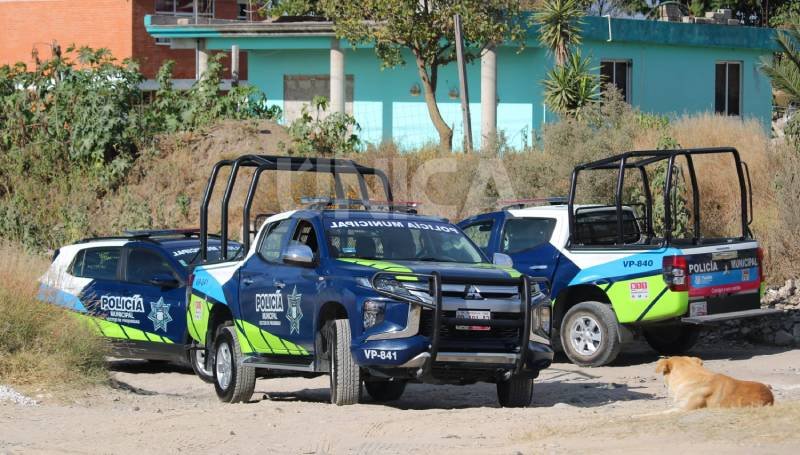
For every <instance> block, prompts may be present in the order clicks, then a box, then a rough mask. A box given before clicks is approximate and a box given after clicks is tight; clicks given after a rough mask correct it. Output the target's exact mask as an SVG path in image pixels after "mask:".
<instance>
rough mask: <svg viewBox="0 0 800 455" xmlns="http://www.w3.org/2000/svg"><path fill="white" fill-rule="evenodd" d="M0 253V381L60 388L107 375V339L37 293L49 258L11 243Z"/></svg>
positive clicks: (90, 381)
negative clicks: (40, 277) (105, 341)
mask: <svg viewBox="0 0 800 455" xmlns="http://www.w3.org/2000/svg"><path fill="white" fill-rule="evenodd" d="M0 256H1V257H2V258H3V261H2V262H0V283H2V285H1V286H0V383H6V384H13V385H22V386H28V387H32V386H43V387H48V388H50V389H59V388H66V387H74V386H77V385H86V384H91V383H96V382H97V381H100V380H102V379H103V378H104V377H105V373H104V366H103V358H104V355H105V343H104V341H103V340H101V339H100V338H99V337H98V336H97V335H96V334H95V333H94V332H93V331H91V330H90V329H89V327H87V326H85V325H84V324H83V323H81V322H79V321H78V320H77V319H76V318H75V317H74V316H72V315H71V314H69V313H67V312H66V311H64V310H61V309H59V308H57V307H55V306H52V305H50V304H46V303H43V302H40V301H38V300H37V299H36V294H37V292H38V289H37V286H36V279H37V278H38V276H39V275H40V274H41V273H43V272H44V271H45V270H46V268H47V265H48V262H47V260H46V259H45V258H43V257H40V256H33V255H30V254H26V253H24V252H23V251H21V249H20V248H19V247H17V246H15V245H12V244H8V243H3V244H0Z"/></svg>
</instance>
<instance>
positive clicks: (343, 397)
mask: <svg viewBox="0 0 800 455" xmlns="http://www.w3.org/2000/svg"><path fill="white" fill-rule="evenodd" d="M326 331H327V334H328V335H327V339H328V353H329V354H330V359H331V360H330V361H331V371H330V379H331V403H333V404H335V405H337V406H344V405H348V404H357V403H358V402H359V401H361V368H360V367H359V366H358V364H356V362H355V360H353V354H352V353H351V352H350V340H351V334H350V321H349V320H347V319H336V320H335V321H330V322H328V324H327V330H326Z"/></svg>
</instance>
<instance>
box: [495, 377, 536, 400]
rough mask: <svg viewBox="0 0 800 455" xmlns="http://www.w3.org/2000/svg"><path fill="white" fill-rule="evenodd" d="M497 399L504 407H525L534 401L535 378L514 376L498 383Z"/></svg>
mask: <svg viewBox="0 0 800 455" xmlns="http://www.w3.org/2000/svg"><path fill="white" fill-rule="evenodd" d="M497 401H498V402H499V403H500V406H502V407H504V408H525V407H527V406H529V405H530V404H531V401H533V379H529V378H523V377H520V376H512V377H511V379H509V380H507V381H501V382H498V383H497Z"/></svg>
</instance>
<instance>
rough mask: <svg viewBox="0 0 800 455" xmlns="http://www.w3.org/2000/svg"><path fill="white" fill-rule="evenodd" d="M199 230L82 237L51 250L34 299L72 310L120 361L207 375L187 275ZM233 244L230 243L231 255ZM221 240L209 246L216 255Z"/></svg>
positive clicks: (234, 249)
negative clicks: (195, 343)
mask: <svg viewBox="0 0 800 455" xmlns="http://www.w3.org/2000/svg"><path fill="white" fill-rule="evenodd" d="M198 234H199V231H198V230H197V229H194V230H192V229H181V230H159V231H129V232H126V233H124V234H123V235H120V236H116V237H96V238H90V239H85V240H82V241H80V242H77V243H74V244H72V245H66V246H63V247H61V248H59V249H58V250H56V252H55V254H54V257H53V262H52V263H51V264H50V267H49V268H48V270H47V272H46V273H45V274H44V275H43V276H42V277H41V278H40V280H39V281H40V291H39V298H40V299H41V300H43V301H47V302H50V303H54V304H57V305H60V306H63V307H66V308H68V309H70V310H72V311H75V312H76V313H77V315H78V316H79V317H81V318H83V319H85V320H86V321H87V322H88V323H89V324H90V325H91V326H92V327H94V328H96V329H97V331H98V333H99V334H100V335H101V336H103V337H105V338H107V339H109V341H110V346H111V350H112V354H114V355H115V356H118V357H124V358H138V359H146V360H153V361H173V362H179V363H186V362H188V363H190V364H191V365H192V367H193V368H194V370H195V372H196V373H197V375H198V376H199V377H200V378H201V379H203V380H205V381H210V380H211V372H210V371H208V370H206V369H205V367H204V365H205V359H203V357H202V356H203V355H205V351H204V350H201V349H191V348H192V340H191V338H189V333H188V331H187V328H186V317H185V316H184V315H185V314H186V279H187V277H188V275H189V270H190V268H191V267H193V266H194V264H195V262H196V261H197V260H198V259H199V257H200V255H199V252H200V239H199V236H198ZM239 247H240V246H239V244H238V243H236V242H229V244H228V249H229V250H230V251H229V254H230V255H231V256H235V255H236V254H238V253H239V252H240V248H239ZM219 248H220V242H219V240H217V239H211V240H210V241H209V243H208V245H207V249H208V250H209V255H210V257H212V258H215V257H220V250H219Z"/></svg>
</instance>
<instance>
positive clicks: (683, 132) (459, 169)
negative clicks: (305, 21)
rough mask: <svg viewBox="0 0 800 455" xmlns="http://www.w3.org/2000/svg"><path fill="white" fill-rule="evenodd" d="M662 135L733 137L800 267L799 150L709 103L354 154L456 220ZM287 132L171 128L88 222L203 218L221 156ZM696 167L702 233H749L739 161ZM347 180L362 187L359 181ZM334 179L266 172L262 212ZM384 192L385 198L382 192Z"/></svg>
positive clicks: (236, 223) (603, 113)
mask: <svg viewBox="0 0 800 455" xmlns="http://www.w3.org/2000/svg"><path fill="white" fill-rule="evenodd" d="M664 138H672V139H674V140H675V142H677V143H678V144H679V145H680V146H682V147H686V148H693V147H717V146H734V147H736V148H737V149H738V150H739V152H740V154H741V156H742V159H743V160H744V161H746V162H747V163H748V164H749V166H750V173H751V179H752V183H753V194H754V201H753V202H754V207H755V214H754V221H753V225H752V229H753V231H754V233H755V234H756V237H757V238H758V239H759V240H760V241H762V243H763V244H764V246H765V247H766V251H767V268H768V277H770V278H771V279H773V281H778V280H782V279H784V278H788V277H791V276H796V275H797V273H796V271H795V270H794V268H792V261H794V262H793V263H795V264H796V263H797V261H796V260H797V259H800V247H797V246H795V244H796V242H794V241H793V240H792V239H793V238H795V237H794V234H793V233H795V230H796V228H795V227H794V226H797V225H800V215H792V214H794V213H795V212H796V211H797V209H795V207H797V206H798V205H800V201H798V200H797V197H795V199H794V201H795V202H794V203H792V199H791V197H790V196H786V197H783V199H780V197H779V195H778V194H777V193H776V191H775V188H776V173H777V174H778V176H777V178H779V179H780V178H782V179H783V180H785V181H787V182H788V183H787V184H785V185H784V187H785V188H790V187H796V186H797V185H795V184H793V183H792V182H793V180H791V179H792V178H793V177H794V174H791V175H788V174H787V175H783V174H781V173H784V174H785V173H786V172H790V171H791V172H794V171H792V170H793V169H797V163H795V161H796V159H795V158H793V157H792V156H791V154H788V153H787V151H786V150H783V149H780V147H778V148H776V147H774V146H771V145H770V142H769V139H768V138H767V136H766V134H765V133H764V131H763V130H762V128H761V125H759V124H758V123H757V122H756V121H754V120H744V121H743V120H740V119H737V118H732V117H722V116H717V115H713V114H699V115H693V116H687V117H683V118H680V119H678V120H675V121H673V122H672V123H671V124H669V125H666V126H665V125H663V124H659V123H658V122H654V121H650V122H647V121H643V120H642V119H641V117H640V116H639V114H638V113H636V112H635V111H632V110H631V109H630V108H629V107H627V105H625V104H624V103H622V102H619V103H613V102H612V103H607V105H604V106H603V107H602V108H600V109H598V111H597V112H596V113H594V119H593V120H591V121H590V122H588V123H587V122H586V121H584V122H583V123H581V122H575V121H564V122H560V123H558V124H555V125H550V126H548V128H547V129H546V130H545V131H544V136H543V142H542V146H541V147H540V148H533V149H529V150H525V151H521V152H513V153H497V152H484V153H481V154H472V155H464V154H444V153H442V152H440V151H439V150H438V149H437V148H435V147H427V148H423V149H421V150H418V151H416V152H408V153H402V152H400V151H398V149H397V148H396V147H395V146H393V145H392V144H384V145H381V146H380V147H376V148H370V149H369V150H367V151H366V152H363V153H359V154H355V155H352V156H347V157H346V158H353V159H355V160H357V161H358V162H360V163H362V164H366V165H371V166H374V167H377V168H380V169H383V170H385V171H386V172H387V174H388V175H389V177H390V180H391V181H392V186H393V188H394V190H395V199H397V200H414V201H419V202H422V204H423V212H424V213H428V214H434V215H439V216H444V217H447V218H449V219H451V220H454V221H457V220H460V219H463V218H465V217H468V216H471V215H474V214H477V213H480V212H483V211H487V210H493V209H496V208H497V207H499V206H500V205H501V202H502V201H504V200H510V199H518V198H531V197H544V196H565V195H566V194H567V193H568V190H569V177H570V174H571V172H572V168H573V167H574V166H575V165H576V164H578V163H580V162H585V161H589V160H595V159H599V158H603V157H605V156H609V155H612V154H614V153H619V152H622V151H626V150H632V149H654V148H656V147H657V146H658V144H659V143H660V142H661V141H663V139H664ZM289 142H290V139H289V137H288V135H287V134H286V132H285V131H284V130H283V128H282V127H280V126H278V125H275V124H272V123H270V122H224V123H222V124H220V125H217V126H216V127H213V128H211V129H208V130H206V131H205V132H201V133H185V134H179V135H174V136H171V137H166V138H163V139H162V140H161V142H160V150H159V152H158V155H157V156H150V157H145V159H140V160H139V161H138V162H137V164H136V166H135V168H134V170H133V171H132V172H131V173H130V175H129V177H128V181H127V182H126V184H125V185H123V187H122V188H121V189H120V190H119V191H117V192H116V193H115V194H112V195H110V196H109V197H106V198H105V199H104V200H102V201H99V202H97V207H95V208H93V209H91V210H90V211H91V213H92V214H91V219H92V223H91V225H92V229H93V232H90V233H91V234H108V233H115V232H119V231H121V230H123V229H131V228H146V227H156V228H171V227H194V226H197V225H198V224H199V219H198V213H199V208H200V202H201V198H202V194H203V191H204V189H205V185H206V179H207V178H208V173H209V170H210V169H211V167H212V165H213V164H214V163H215V162H216V161H217V160H219V159H222V158H230V157H234V156H238V155H240V154H244V153H259V154H285V153H286V148H285V144H288V143H289ZM793 160H794V161H793ZM697 168H698V174H699V181H700V194H701V204H702V208H701V213H702V220H701V221H702V230H703V234H704V235H706V236H715V235H740V231H741V229H740V218H739V216H740V215H739V194H738V184H737V183H736V174H735V169H734V167H733V165H732V162H730V161H720V160H712V159H698V160H697ZM776 169H777V171H776ZM781 175H783V177H781ZM249 177H250V173H249V172H248V171H245V172H243V173H242V175H240V177H239V179H238V180H237V187H236V191H234V194H233V196H232V199H231V202H230V207H231V211H230V221H229V226H228V229H229V232H231V233H232V235H234V236H236V237H238V236H239V235H240V234H239V233H240V232H241V207H242V203H243V201H244V197H245V192H246V189H247V188H246V186H247V182H249V180H250V179H249ZM226 179H227V174H226V173H225V172H223V173H222V174H221V175H220V177H219V179H218V181H217V187H216V188H217V190H216V191H215V194H214V201H213V203H212V204H211V206H210V215H209V217H210V227H211V229H212V230H218V229H219V213H220V212H219V207H220V203H219V201H220V198H221V190H222V188H223V185H224V182H225V180H226ZM630 181H633V180H630ZM349 185H350V188H351V194H354V193H353V192H352V190H353V189H354V188H355V185H354V182H353V181H350V182H349ZM792 185H794V186H792ZM331 188H332V185H331V180H330V178H329V177H328V176H323V177H317V178H315V177H314V176H310V175H305V176H302V177H298V176H297V175H292V176H290V175H285V173H284V175H280V176H278V177H276V176H275V175H274V173H267V174H264V176H263V177H262V181H261V184H260V189H259V192H258V195H257V198H256V203H255V207H254V208H253V213H254V214H255V213H274V212H279V211H283V210H290V209H293V208H295V207H296V206H297V204H298V203H299V199H300V197H301V196H323V195H329V194H330V193H331V191H332V189H331ZM373 188H374V189H375V188H377V187H376V186H375V185H373ZM584 188H586V187H585V186H584ZM610 188H611V186H610V185H609V181H608V179H597V180H596V181H594V182H593V183H592V185H589V191H588V193H587V194H585V195H584V196H583V197H582V199H581V200H583V201H584V202H590V201H591V202H602V200H601V199H604V198H605V199H607V198H608V194H607V193H609V194H610ZM374 194H375V196H374V197H375V198H382V197H383V194H382V193H380V192H376V193H374ZM784 194H786V195H788V192H786V191H785V192H784ZM795 196H798V195H795ZM781 201H782V202H781ZM781 204H782V205H781ZM779 206H780V207H782V208H780V209H779ZM792 216H795V218H792ZM87 234H89V233H87Z"/></svg>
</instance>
